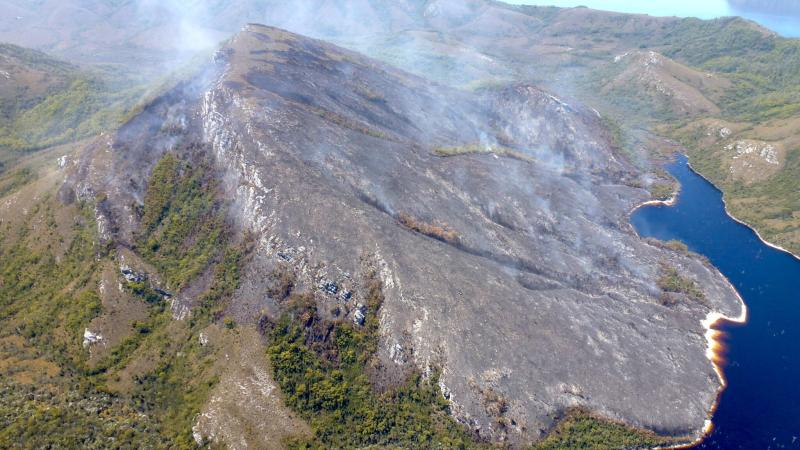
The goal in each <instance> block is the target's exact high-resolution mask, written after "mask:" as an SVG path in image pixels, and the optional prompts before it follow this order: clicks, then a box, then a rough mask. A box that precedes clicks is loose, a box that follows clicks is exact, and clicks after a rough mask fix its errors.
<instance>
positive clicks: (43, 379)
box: [0, 158, 250, 449]
mask: <svg viewBox="0 0 800 450" xmlns="http://www.w3.org/2000/svg"><path fill="white" fill-rule="evenodd" d="M169 161H170V159H169V158H167V162H166V163H165V164H164V166H165V167H167V168H169V167H170V166H171V167H175V168H180V173H179V174H178V175H177V177H176V178H170V177H161V178H159V177H158V176H156V177H155V178H154V179H152V180H151V185H150V188H149V190H150V191H152V192H149V195H148V196H149V197H150V198H158V195H157V193H159V192H167V193H168V195H166V196H165V197H164V198H166V199H167V200H168V205H167V206H164V203H161V204H160V205H161V206H160V209H161V210H163V211H164V214H155V215H154V214H150V215H149V216H148V217H155V219H153V220H152V224H153V226H152V227H149V228H148V229H149V230H150V234H151V235H154V236H157V237H156V240H157V242H159V243H160V248H178V249H182V248H183V247H182V246H181V244H183V243H184V239H186V236H188V235H192V236H194V237H195V238H197V237H198V236H199V237H200V239H199V240H200V241H202V240H203V237H205V236H208V235H214V236H218V238H217V240H216V242H215V248H216V250H215V251H214V252H213V253H212V255H213V256H212V257H205V256H202V255H200V256H198V255H197V254H195V253H191V252H185V251H184V252H183V253H181V254H179V255H178V256H179V257H180V258H177V259H175V260H170V259H167V257H166V256H163V255H161V254H159V252H155V253H153V258H154V260H153V261H152V262H154V263H155V262H157V263H159V264H162V265H163V266H164V268H165V271H167V272H169V273H173V271H175V270H176V269H174V268H172V267H170V266H169V264H178V263H179V262H178V261H180V259H181V258H189V259H193V260H194V261H193V262H192V263H191V264H188V265H186V267H192V268H196V270H194V272H193V273H194V274H195V277H196V274H199V273H201V272H206V271H207V273H209V278H210V282H209V287H208V288H207V289H206V290H205V292H203V293H202V294H200V295H199V296H198V300H199V305H198V306H197V307H196V308H194V309H193V311H192V315H191V317H189V318H187V319H186V320H184V321H176V320H174V319H173V318H172V313H171V311H170V308H169V307H168V302H167V301H166V299H165V298H163V296H162V295H161V294H159V293H158V292H156V291H155V290H154V289H153V288H151V287H150V285H149V284H148V283H147V282H145V283H127V284H126V291H127V292H128V293H130V294H131V295H133V296H135V297H137V298H141V299H142V300H143V301H144V302H145V303H146V304H147V312H148V314H147V317H146V318H145V319H143V320H139V321H137V322H133V323H132V324H131V327H130V330H128V332H127V334H126V335H124V336H123V337H122V339H121V340H120V341H119V342H118V343H117V344H115V345H114V346H113V347H112V348H110V349H108V350H106V351H104V352H103V353H102V354H101V357H100V358H98V359H96V360H93V359H92V358H91V357H90V352H89V350H87V349H86V348H84V347H83V342H82V339H83V331H84V329H86V328H88V327H89V325H90V322H91V321H92V320H93V319H95V318H100V319H102V318H103V317H104V315H105V314H107V312H106V311H104V308H103V304H102V300H101V297H100V295H99V292H98V290H97V286H98V282H99V280H100V276H101V273H102V271H103V270H102V268H103V267H107V266H108V265H109V264H112V265H113V266H116V265H117V263H116V262H115V261H114V257H115V255H114V251H113V250H112V249H109V248H105V247H102V246H100V245H98V243H97V242H98V240H97V235H96V224H95V222H94V205H91V204H83V205H78V206H75V205H73V206H65V205H61V204H60V203H58V202H57V201H55V200H54V199H53V198H52V197H49V196H45V197H44V198H43V199H41V200H40V201H37V202H36V203H35V204H34V205H32V206H31V207H30V208H29V211H28V214H27V215H25V216H24V217H23V218H21V219H19V220H21V222H20V223H4V224H0V448H31V449H32V448H43V447H48V448H121V449H125V448H142V447H144V448H175V449H179V448H195V447H196V444H195V442H194V439H193V437H192V434H191V427H192V425H193V423H194V420H195V419H196V416H197V414H198V413H199V411H200V408H201V407H202V406H203V405H204V404H205V403H206V401H207V399H208V395H209V392H210V390H211V389H212V387H213V386H214V385H215V384H216V381H217V378H218V370H219V369H218V361H219V360H220V358H221V355H218V354H216V353H215V352H216V351H217V350H215V349H214V348H212V347H203V346H201V345H200V343H199V339H198V335H199V333H200V331H201V330H202V329H204V328H205V327H207V326H208V325H209V324H211V323H213V322H217V321H218V322H220V323H222V322H223V316H222V311H223V308H224V304H225V302H226V300H227V299H228V298H230V296H231V295H232V294H233V292H234V291H235V290H236V288H237V287H238V283H239V278H240V275H239V267H240V266H241V264H242V263H243V261H244V258H245V257H246V255H247V253H248V252H249V248H250V247H249V240H248V239H244V240H243V241H242V243H241V244H237V245H232V244H230V243H229V242H228V240H227V239H228V237H227V235H225V234H223V233H222V232H221V229H220V227H222V226H223V224H222V222H221V221H219V220H215V218H217V217H218V216H221V215H222V211H221V209H222V206H221V203H220V202H219V201H217V200H216V198H215V197H214V195H215V194H216V191H215V189H214V188H213V186H212V185H208V184H206V183H205V180H204V179H203V180H201V178H202V176H200V175H198V174H199V173H204V172H203V171H205V170H206V168H205V167H203V168H196V169H189V168H186V167H184V166H183V165H182V164H172V165H170V163H169ZM161 172H162V173H164V174H170V173H172V174H174V173H175V172H171V171H169V170H161ZM164 183H171V184H170V185H169V186H168V188H165V186H164V185H163V184H164ZM173 183H174V184H173ZM23 189H24V187H23ZM209 204H213V205H214V208H213V210H214V211H215V213H214V214H196V213H195V212H197V211H208V210H209V209H208V208H207V206H208V205H209ZM145 210H148V208H147V207H145ZM218 210H219V211H218ZM187 211H188V212H187ZM216 212H219V214H216ZM172 214H179V217H181V219H182V220H185V221H186V222H185V223H183V226H184V227H185V229H186V230H190V231H184V230H183V229H182V228H170V225H168V222H169V221H170V220H171V219H170V216H171V215H172ZM209 218H211V219H209ZM215 228H216V230H215ZM170 229H171V230H175V231H174V232H164V230H170ZM187 233H188V234H187ZM150 237H152V236H148V235H145V234H143V238H145V239H149V238H150ZM170 261H172V262H170ZM182 280H186V281H184V282H188V281H191V280H190V279H189V278H185V279H182ZM228 332H235V330H232V331H228ZM99 347H100V346H98V347H97V348H93V350H92V351H101V349H100V348H99Z"/></svg>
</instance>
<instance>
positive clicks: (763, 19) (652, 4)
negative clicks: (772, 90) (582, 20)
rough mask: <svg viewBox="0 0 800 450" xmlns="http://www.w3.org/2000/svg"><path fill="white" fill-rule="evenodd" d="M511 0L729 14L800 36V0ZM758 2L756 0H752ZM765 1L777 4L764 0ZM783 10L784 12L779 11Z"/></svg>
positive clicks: (640, 10) (646, 11) (670, 12)
mask: <svg viewBox="0 0 800 450" xmlns="http://www.w3.org/2000/svg"><path fill="white" fill-rule="evenodd" d="M507 1H509V3H517V4H526V5H552V6H561V7H575V6H588V7H590V8H594V9H602V10H606V11H617V12H625V13H635V14H650V15H651V16H678V17H699V18H701V19H714V18H717V17H726V16H742V17H746V18H748V19H750V20H753V21H756V22H758V23H760V24H761V25H763V26H765V27H767V28H769V29H771V30H773V31H776V32H778V33H780V34H782V35H784V36H789V37H798V36H800V14H798V7H797V0H784V5H785V7H784V8H773V9H771V10H770V11H771V12H767V11H766V10H761V11H759V10H756V9H742V8H737V7H734V6H732V5H731V4H729V3H728V1H727V0H658V1H656V0H648V1H632V0H507ZM753 3H757V2H753ZM762 3H775V2H770V1H763V0H762ZM780 9H782V11H779V10H780Z"/></svg>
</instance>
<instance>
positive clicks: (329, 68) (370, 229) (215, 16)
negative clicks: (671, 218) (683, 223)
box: [0, 0, 800, 448]
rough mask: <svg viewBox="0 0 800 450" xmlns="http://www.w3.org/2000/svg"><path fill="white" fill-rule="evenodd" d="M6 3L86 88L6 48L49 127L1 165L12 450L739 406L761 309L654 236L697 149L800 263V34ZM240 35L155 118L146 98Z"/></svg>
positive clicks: (259, 438) (8, 31) (567, 20)
mask: <svg viewBox="0 0 800 450" xmlns="http://www.w3.org/2000/svg"><path fill="white" fill-rule="evenodd" d="M0 11H2V12H3V13H4V14H2V15H0V39H2V40H7V41H10V42H14V43H16V44H23V45H26V46H30V47H34V48H37V49H39V50H47V51H48V52H51V53H53V54H55V55H58V56H59V57H63V58H67V59H68V60H69V61H71V62H73V63H75V64H80V65H79V66H74V65H71V64H64V63H59V62H57V61H55V60H53V59H52V58H50V57H46V56H44V55H42V54H40V53H36V52H32V51H29V50H22V49H19V48H17V47H13V46H8V47H5V49H4V50H3V51H4V52H5V53H3V54H4V55H6V56H5V59H4V61H6V62H9V61H10V63H9V64H11V65H9V66H8V67H10V68H6V69H2V70H4V71H5V72H7V73H8V74H9V77H7V78H6V79H7V80H10V79H11V74H12V73H13V74H17V75H15V76H16V77H18V78H17V79H19V80H20V82H19V83H17V84H16V85H14V84H6V85H0V86H12V87H13V89H6V90H2V91H0V92H2V95H8V96H13V98H18V99H20V100H19V101H16V100H15V102H16V103H15V105H20V106H14V108H13V112H12V113H9V114H10V115H9V117H10V119H9V120H13V122H9V123H11V124H10V125H9V126H8V127H7V130H12V131H14V132H15V133H17V134H19V131H20V130H23V131H24V130H27V131H26V133H32V132H34V131H35V132H36V133H41V134H28V135H27V136H28V137H26V138H25V140H24V142H23V143H22V144H20V145H16V147H17V148H16V149H15V150H14V152H15V153H13V155H14V158H13V161H12V159H8V160H7V161H12V162H11V163H10V164H9V166H12V167H13V170H6V171H5V172H3V173H0V274H2V278H0V299H2V300H0V317H3V319H2V320H0V371H2V373H3V377H0V390H1V391H2V393H3V395H2V396H0V398H3V400H2V401H0V424H2V425H0V430H1V431H0V447H7V446H9V447H10V446H12V445H14V444H15V443H16V442H19V441H20V440H22V441H24V442H25V443H26V444H27V445H29V446H30V447H45V446H62V447H67V448H77V447H87V448H102V447H109V446H116V447H126V446H128V447H147V448H163V447H167V446H185V447H193V446H196V445H210V446H213V445H221V446H229V447H236V448H248V447H250V448H275V447H280V446H289V447H302V446H303V445H316V446H320V447H323V448H351V447H364V446H370V445H373V446H392V445H394V446H398V447H413V446H421V447H430V446H434V445H439V446H442V447H469V448H472V447H476V448H480V447H488V446H492V445H499V446H503V445H508V446H511V447H522V446H527V445H528V444H532V443H534V442H537V443H538V444H536V445H538V446H540V447H541V448H559V447H560V446H561V447H563V446H565V445H572V446H576V445H577V446H584V447H592V446H593V445H596V444H597V439H598V436H601V437H602V439H603V440H604V442H603V444H604V445H607V446H609V447H612V448H631V447H634V448H638V447H654V446H657V445H662V446H663V445H667V444H676V443H685V442H687V441H690V440H692V439H694V438H696V437H698V436H699V435H701V434H702V433H703V432H704V431H705V429H706V420H707V418H708V416H709V412H710V411H711V410H712V409H713V406H714V403H715V402H716V400H717V395H718V392H719V390H720V388H721V385H722V381H721V380H720V377H719V376H718V374H717V372H716V368H715V366H713V365H712V364H711V363H710V362H709V360H708V359H709V358H712V359H713V358H716V355H715V354H714V351H715V350H716V347H715V345H716V344H715V343H714V339H715V337H716V335H714V334H713V333H712V332H710V331H709V330H707V329H706V324H707V322H708V321H709V318H714V317H717V316H718V315H724V316H728V317H741V315H742V314H743V311H742V308H743V306H742V305H741V304H740V301H739V299H738V298H737V296H736V295H735V293H734V291H733V290H732V289H731V287H730V286H729V285H728V283H727V281H726V280H725V279H724V278H722V277H721V276H720V275H719V274H718V273H717V271H716V270H715V269H714V268H713V267H711V266H710V264H709V263H708V262H706V261H704V260H702V259H701V258H699V257H698V256H696V255H693V254H691V253H690V252H688V251H687V250H686V249H685V247H682V246H680V245H679V244H677V243H674V242H673V243H659V242H655V241H642V240H641V239H639V238H638V237H637V236H636V234H635V233H634V232H633V231H632V229H631V227H630V225H628V223H627V217H628V215H629V213H630V211H631V210H632V209H633V208H635V207H636V206H637V205H639V204H641V203H642V202H644V201H647V200H648V199H650V198H652V197H653V196H656V197H659V198H668V197H669V196H670V195H671V194H672V193H673V190H674V189H673V188H674V186H673V184H672V182H671V181H670V180H669V179H668V178H666V177H665V175H664V174H663V173H662V172H661V171H659V170H658V169H657V168H655V167H654V165H653V164H654V162H656V161H658V160H659V158H663V157H662V156H660V155H661V154H662V153H665V154H666V153H669V152H674V151H682V152H687V153H689V154H690V156H691V159H692V164H693V167H695V168H697V170H699V171H700V172H701V173H702V174H703V175H705V176H707V177H709V178H710V179H711V180H712V181H714V182H715V183H717V184H718V185H719V186H720V187H721V188H722V189H723V190H724V192H725V194H726V200H727V203H728V206H729V207H730V208H731V210H732V212H733V213H734V214H735V215H736V216H737V217H739V218H743V219H744V220H746V221H748V222H749V223H752V224H754V225H755V226H757V228H758V229H759V230H760V231H762V232H764V235H765V237H766V238H768V239H770V240H773V241H775V242H776V243H779V244H781V245H784V246H786V247H787V248H790V249H795V248H797V245H798V244H797V243H798V242H800V240H798V236H799V235H798V222H797V217H796V216H797V211H798V210H800V206H798V203H797V201H798V197H797V195H798V190H797V189H794V187H796V180H797V176H798V175H797V174H798V173H800V172H798V169H800V165H798V164H797V151H796V148H797V145H796V144H797V142H796V139H795V136H794V133H793V131H792V130H794V129H795V128H796V116H797V111H798V108H797V101H796V98H797V95H796V94H797V92H798V86H800V80H798V79H797V76H798V75H797V74H798V73H800V72H799V71H797V70H796V65H797V64H796V59H797V58H795V54H800V52H797V51H796V50H797V45H798V43H797V41H794V40H788V39H783V38H780V37H778V36H776V35H775V34H774V33H771V32H769V31H768V30H765V29H763V28H761V27H759V26H758V25H756V24H754V23H752V22H748V21H745V20H742V19H737V18H725V19H719V20H714V21H700V20H697V19H678V18H654V17H649V16H642V15H623V14H616V13H609V12H600V11H593V10H590V9H587V8H569V9H559V8H550V7H531V6H511V5H506V4H503V3H499V2H491V1H484V0H471V1H466V2H464V1H456V0H436V1H422V0H419V1H402V2H383V1H358V2H349V1H348V2H343V1H339V0H305V1H298V2H294V3H293V4H292V7H291V8H289V7H287V6H286V3H285V2H273V1H268V2H249V1H231V0H220V1H218V2H212V3H209V2H158V3H156V2H148V1H134V0H124V1H115V2H95V1H89V0H69V1H59V2H50V1H44V2H38V3H36V4H31V3H30V2H22V1H16V0H6V1H4V2H2V3H0ZM246 21H256V22H266V23H267V24H269V25H280V26H281V27H283V28H285V29H288V30H289V31H284V30H283V29H281V28H274V27H270V26H264V25H255V24H252V25H248V26H247V27H245V28H244V30H243V31H240V32H237V30H239V29H240V27H241V24H242V23H243V22H246ZM234 32H236V34H235V36H234V37H232V38H230V39H229V40H227V41H225V42H224V43H223V44H222V48H221V49H220V50H219V51H218V52H216V53H215V54H214V56H213V63H207V62H206V61H208V59H209V58H205V59H204V60H203V61H204V63H203V64H201V65H200V67H199V68H198V67H193V68H192V69H191V71H190V75H187V76H185V77H182V78H183V79H182V81H180V82H172V83H170V84H168V87H167V88H165V89H161V90H160V93H159V94H158V95H155V96H154V97H153V98H151V99H150V100H148V101H145V102H143V103H141V104H140V107H138V108H132V107H131V105H133V104H134V103H135V102H134V101H133V100H132V99H134V98H138V95H139V94H140V93H141V91H140V90H137V88H135V87H134V88H131V85H132V83H130V82H126V81H129V80H130V79H131V78H133V79H141V78H145V79H153V78H157V77H158V76H159V75H161V74H163V73H164V71H169V70H172V69H174V68H175V67H178V66H181V65H182V64H184V62H185V61H187V60H188V59H189V58H191V57H192V55H195V54H196V52H205V51H208V49H210V48H216V47H217V44H216V42H217V41H218V40H221V39H224V38H227V37H228V36H230V35H231V34H233V33H234ZM297 32H300V33H304V34H306V35H309V36H310V37H303V36H302V35H300V34H295V33H297ZM314 38H324V40H325V41H331V42H332V43H326V42H323V41H320V40H315V39H314ZM337 45H338V46H337ZM345 48H346V49H345ZM14 55H17V56H14ZM20 55H21V56H20ZM209 56H210V55H209ZM38 60H47V63H42V64H40V63H38V62H37V61H38ZM98 72H100V73H102V74H108V73H117V74H122V75H123V76H122V78H121V81H119V82H118V83H116V84H115V83H108V82H105V83H104V82H102V80H104V78H102V77H101V78H100V79H99V80H98V78H97V77H96V74H97V73H98ZM126 77H127V78H126ZM87 80H90V81H87ZM0 81H2V79H0ZM87 83H88V84H87ZM14 86H16V87H14ZM87 86H90V87H87ZM115 95H119V97H115ZM5 98H11V97H4V99H5ZM6 104H11V103H5V102H4V105H6ZM120 105H121V106H120ZM87 106H88V107H87ZM110 111H113V114H112V113H111V112H110ZM124 111H127V113H126V114H123V112H124ZM53 113H55V114H53ZM97 114H100V119H102V120H100V119H97V120H96V119H93V117H95V115H97ZM87 118H88V119H87ZM72 121H74V123H73V122H72ZM120 123H122V125H121V126H119V124H120ZM53 124H55V125H53ZM42 131H43V133H42ZM80 138H86V139H87V140H86V141H84V142H74V141H75V140H76V139H80ZM64 142H68V143H67V144H64V145H61V146H58V147H50V148H47V149H43V150H41V151H39V152H32V151H31V150H33V149H37V148H40V147H48V146H50V145H52V144H59V143H64ZM10 147H11V146H8V147H5V148H2V149H0V155H3V156H4V157H5V155H11V154H12V153H11V152H10V151H9V148H10ZM19 150H26V151H27V152H25V153H23V152H20V151H19ZM709 346H711V349H709ZM76 405H77V407H76ZM676 405H679V406H678V407H676ZM20 411H24V412H30V414H26V415H20ZM98 412H101V413H100V414H98ZM23 416H30V417H31V418H30V420H26V421H21V420H20V417H23ZM53 424H58V426H57V427H55V426H54V425H53Z"/></svg>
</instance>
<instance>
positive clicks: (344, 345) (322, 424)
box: [268, 274, 479, 449]
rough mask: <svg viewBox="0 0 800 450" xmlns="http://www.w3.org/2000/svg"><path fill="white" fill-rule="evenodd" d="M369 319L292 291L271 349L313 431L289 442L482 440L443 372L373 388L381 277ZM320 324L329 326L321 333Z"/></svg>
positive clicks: (290, 400)
mask: <svg viewBox="0 0 800 450" xmlns="http://www.w3.org/2000/svg"><path fill="white" fill-rule="evenodd" d="M369 279H370V280H371V281H370V283H369V285H368V286H367V295H366V298H367V300H368V302H367V303H368V304H367V311H366V318H365V322H364V326H363V327H359V326H357V325H354V324H352V323H351V322H350V321H339V320H337V321H332V322H331V321H326V320H323V319H321V318H320V317H318V315H317V312H316V306H315V305H314V302H313V298H311V297H309V296H308V295H303V294H297V293H292V294H291V295H290V297H289V299H288V300H287V304H288V305H290V307H289V311H288V312H287V313H286V314H284V315H283V316H282V317H281V319H280V320H279V321H278V323H277V324H275V325H274V328H273V329H272V331H271V333H270V339H271V342H270V345H269V348H268V354H269V357H270V359H271V361H272V366H273V371H274V377H275V380H276V381H277V382H278V384H279V386H280V387H281V390H282V391H283V393H284V395H285V399H286V403H287V404H288V406H290V407H291V408H293V409H294V410H296V411H297V412H298V413H299V414H300V415H301V416H302V417H303V418H304V419H306V420H307V421H308V423H309V424H310V425H311V427H312V429H313V431H314V437H313V438H312V439H311V440H308V441H298V440H295V441H291V442H289V443H288V446H289V447H290V448H320V449H321V448H356V447H365V446H396V447H400V448H468V447H470V448H472V447H478V446H479V445H478V444H476V443H475V442H474V441H472V439H471V438H470V435H469V434H468V433H467V431H466V429H464V428H462V427H461V426H460V425H459V424H457V423H456V422H455V421H454V420H453V419H452V418H451V416H450V415H449V409H448V405H447V402H446V401H445V399H444V397H443V396H442V394H441V392H440V391H439V387H438V382H437V379H438V375H437V374H435V373H434V374H432V375H431V376H430V377H429V378H428V379H427V380H426V379H423V378H422V377H421V376H419V375H418V374H417V375H413V376H411V377H410V378H409V379H408V381H407V382H406V383H405V384H404V385H403V386H400V387H397V388H393V389H390V390H389V391H387V392H384V393H378V392H376V391H375V390H374V388H373V386H372V385H371V383H370V380H369V377H368V375H367V373H368V372H369V371H368V369H367V368H368V367H372V366H374V358H375V356H374V354H375V351H376V349H377V330H378V316H377V313H378V309H379V308H380V305H381V302H382V300H383V294H382V292H381V284H380V281H378V279H377V277H376V276H375V275H374V274H373V276H371V277H369ZM319 330H330V334H329V336H330V337H329V338H328V339H318V338H317V336H320V333H318V331H319Z"/></svg>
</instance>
